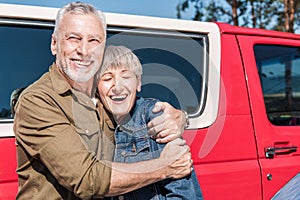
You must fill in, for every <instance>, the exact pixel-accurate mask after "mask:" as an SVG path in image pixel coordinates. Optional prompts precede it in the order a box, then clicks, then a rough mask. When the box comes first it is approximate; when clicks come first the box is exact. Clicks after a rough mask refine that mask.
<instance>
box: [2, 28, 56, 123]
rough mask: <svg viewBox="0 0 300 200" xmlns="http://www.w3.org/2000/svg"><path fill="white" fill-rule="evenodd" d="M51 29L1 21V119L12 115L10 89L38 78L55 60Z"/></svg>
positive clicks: (22, 85)
mask: <svg viewBox="0 0 300 200" xmlns="http://www.w3.org/2000/svg"><path fill="white" fill-rule="evenodd" d="M51 33H52V28H51V27H42V28H40V27H34V26H12V25H9V24H8V25H2V26H1V25H0V44H1V45H0V52H1V53H0V60H1V67H0V85H1V86H0V119H9V118H11V109H10V96H11V93H12V92H13V91H14V90H16V89H19V88H24V87H26V86H28V85H29V84H31V83H32V82H34V81H35V80H37V79H38V78H39V77H40V76H41V75H42V74H43V73H44V72H45V71H47V70H48V66H49V65H50V64H51V63H52V62H53V61H54V58H53V56H52V55H51V52H50V39H51Z"/></svg>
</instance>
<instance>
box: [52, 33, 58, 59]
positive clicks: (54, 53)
mask: <svg viewBox="0 0 300 200" xmlns="http://www.w3.org/2000/svg"><path fill="white" fill-rule="evenodd" d="M51 52H52V55H54V56H55V55H56V53H57V38H56V36H55V35H54V34H52V37H51Z"/></svg>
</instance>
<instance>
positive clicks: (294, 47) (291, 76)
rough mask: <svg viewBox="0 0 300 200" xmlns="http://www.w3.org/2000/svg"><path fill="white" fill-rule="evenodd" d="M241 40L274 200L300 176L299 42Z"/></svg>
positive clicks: (265, 176) (267, 194)
mask: <svg viewBox="0 0 300 200" xmlns="http://www.w3.org/2000/svg"><path fill="white" fill-rule="evenodd" d="M237 38H238V41H239V44H240V48H241V53H242V57H243V60H244V67H245V73H246V76H247V78H248V80H247V84H248V85H247V87H248V90H249V99H250V104H251V112H252V117H253V124H254V129H255V134H256V139H257V148H258V154H259V155H258V156H259V163H260V166H261V171H262V177H261V178H262V188H263V197H264V199H270V198H272V197H273V196H274V195H275V194H276V193H277V192H279V191H280V190H281V188H283V187H284V186H285V185H286V184H288V182H289V181H291V180H292V179H293V178H294V177H296V176H297V174H299V173H300V153H299V152H300V149H299V147H300V41H299V40H293V39H281V38H278V37H277V38H275V37H274V38H272V37H261V36H246V35H243V36H238V37H237ZM291 185H294V186H295V187H300V186H299V184H296V185H295V184H291ZM293 189H295V190H294V191H300V188H293ZM287 195H293V193H292V192H288V194H287Z"/></svg>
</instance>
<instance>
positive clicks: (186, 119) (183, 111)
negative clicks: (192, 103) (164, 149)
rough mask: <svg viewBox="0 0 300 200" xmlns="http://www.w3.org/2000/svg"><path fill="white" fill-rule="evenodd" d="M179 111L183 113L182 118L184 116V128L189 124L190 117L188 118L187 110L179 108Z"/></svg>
mask: <svg viewBox="0 0 300 200" xmlns="http://www.w3.org/2000/svg"><path fill="white" fill-rule="evenodd" d="M181 112H182V113H183V114H184V118H185V126H184V129H186V128H188V127H189V126H190V118H189V115H188V114H187V112H186V111H185V110H181Z"/></svg>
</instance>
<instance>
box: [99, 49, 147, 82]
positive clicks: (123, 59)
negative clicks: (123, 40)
mask: <svg viewBox="0 0 300 200" xmlns="http://www.w3.org/2000/svg"><path fill="white" fill-rule="evenodd" d="M110 67H111V68H113V69H116V68H119V67H124V68H125V69H128V70H132V72H133V73H135V75H136V77H137V78H138V80H139V81H141V77H142V74H143V68H142V64H141V62H140V60H139V59H138V57H137V56H136V55H135V54H134V53H133V52H132V51H131V50H130V49H128V48H127V47H125V46H114V45H109V46H107V47H106V48H105V51H104V56H103V62H102V66H101V67H100V70H99V72H98V74H97V79H98V80H99V79H100V78H101V76H102V75H103V73H104V72H105V71H106V70H107V69H108V68H110Z"/></svg>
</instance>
